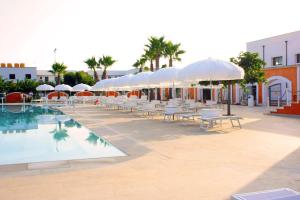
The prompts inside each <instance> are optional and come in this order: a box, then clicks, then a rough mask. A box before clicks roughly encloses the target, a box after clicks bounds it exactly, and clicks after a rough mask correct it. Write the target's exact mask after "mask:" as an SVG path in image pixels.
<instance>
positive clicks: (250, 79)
mask: <svg viewBox="0 0 300 200" xmlns="http://www.w3.org/2000/svg"><path fill="white" fill-rule="evenodd" d="M230 62H232V63H234V64H236V65H238V66H240V67H242V68H243V69H244V71H245V76H244V79H243V80H242V81H240V83H241V86H242V87H245V85H246V84H248V83H250V84H254V83H263V82H266V78H265V72H264V70H263V69H264V65H265V64H266V63H265V62H264V61H263V60H261V59H260V58H259V55H258V53H251V52H241V53H240V55H239V56H238V57H236V58H230Z"/></svg>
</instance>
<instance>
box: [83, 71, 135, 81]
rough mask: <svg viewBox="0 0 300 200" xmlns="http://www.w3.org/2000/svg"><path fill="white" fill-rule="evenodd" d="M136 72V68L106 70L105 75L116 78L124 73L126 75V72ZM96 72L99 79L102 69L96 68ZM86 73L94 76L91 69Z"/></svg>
mask: <svg viewBox="0 0 300 200" xmlns="http://www.w3.org/2000/svg"><path fill="white" fill-rule="evenodd" d="M137 72H138V69H130V70H107V76H108V78H117V77H120V76H124V75H127V74H134V73H137ZM97 73H98V77H99V80H101V78H102V73H103V71H102V70H97ZM88 74H89V75H91V76H93V77H94V72H93V71H92V70H89V71H88Z"/></svg>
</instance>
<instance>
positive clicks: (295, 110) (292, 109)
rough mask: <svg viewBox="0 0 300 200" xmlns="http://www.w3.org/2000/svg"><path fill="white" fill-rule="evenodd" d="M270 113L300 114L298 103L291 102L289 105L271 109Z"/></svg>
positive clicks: (299, 104)
mask: <svg viewBox="0 0 300 200" xmlns="http://www.w3.org/2000/svg"><path fill="white" fill-rule="evenodd" d="M271 113H272V114H292V115H300V103H292V104H291V105H286V106H283V107H282V108H278V109H277V110H276V111H272V112H271Z"/></svg>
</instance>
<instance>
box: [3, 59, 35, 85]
mask: <svg viewBox="0 0 300 200" xmlns="http://www.w3.org/2000/svg"><path fill="white" fill-rule="evenodd" d="M36 75H37V70H36V67H26V66H25V64H24V63H21V64H19V63H15V64H14V65H12V64H11V63H1V66H0V76H1V78H3V79H5V80H10V81H15V82H16V81H18V80H26V79H31V80H36Z"/></svg>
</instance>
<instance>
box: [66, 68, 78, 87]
mask: <svg viewBox="0 0 300 200" xmlns="http://www.w3.org/2000/svg"><path fill="white" fill-rule="evenodd" d="M64 83H65V84H67V85H70V86H72V87H73V86H74V85H76V84H77V77H76V72H66V73H64Z"/></svg>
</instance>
